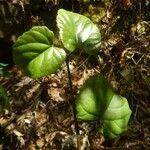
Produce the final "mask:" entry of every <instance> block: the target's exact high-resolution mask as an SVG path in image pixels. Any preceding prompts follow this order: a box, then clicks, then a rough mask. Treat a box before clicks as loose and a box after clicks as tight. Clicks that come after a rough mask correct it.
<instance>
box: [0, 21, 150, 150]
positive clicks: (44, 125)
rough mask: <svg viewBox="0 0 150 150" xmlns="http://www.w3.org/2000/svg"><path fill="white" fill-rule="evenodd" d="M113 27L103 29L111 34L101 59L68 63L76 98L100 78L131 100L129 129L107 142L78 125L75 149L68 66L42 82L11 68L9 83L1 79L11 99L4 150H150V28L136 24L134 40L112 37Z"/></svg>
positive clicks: (92, 127) (2, 128)
mask: <svg viewBox="0 0 150 150" xmlns="http://www.w3.org/2000/svg"><path fill="white" fill-rule="evenodd" d="M105 19H108V18H105ZM109 19H110V18H109ZM105 21H106V20H105ZM112 22H113V20H112ZM111 25H112V24H111ZM109 27H110V24H109V25H108V23H107V21H106V22H104V24H103V26H102V27H101V28H102V29H101V30H102V31H104V30H105V33H107V34H106V36H105V37H104V38H103V39H102V44H101V49H100V52H99V56H98V57H97V59H95V58H92V57H88V56H85V55H83V54H73V55H71V56H70V57H69V62H70V63H69V66H70V72H71V79H72V84H73V94H74V96H75V97H76V96H77V94H78V92H79V89H80V87H81V86H82V85H83V83H84V82H85V80H86V79H87V78H88V77H89V76H91V75H94V74H96V73H98V74H102V75H103V76H105V77H106V78H107V80H108V81H109V82H110V83H111V85H112V86H113V88H114V89H115V90H116V92H117V93H119V94H121V95H122V96H124V97H126V98H127V99H128V102H129V105H130V108H131V110H132V116H131V118H130V121H129V126H128V129H127V130H126V131H125V132H124V133H123V134H122V135H120V137H118V138H117V139H113V140H108V139H105V138H104V137H103V135H102V134H101V133H99V132H98V131H97V130H96V127H97V122H80V121H79V122H78V126H79V133H80V134H79V136H78V139H79V145H78V146H77V142H76V140H77V136H76V132H75V124H74V123H75V122H74V118H73V110H72V104H71V103H70V102H71V94H72V93H71V91H70V86H69V81H68V73H67V67H66V64H63V65H62V67H61V68H60V69H59V70H58V71H57V73H56V74H53V75H50V76H47V77H44V78H42V79H40V80H35V79H32V78H30V77H27V76H25V75H24V74H23V73H22V72H21V70H19V69H18V68H17V67H16V66H13V67H12V68H11V69H9V73H10V77H9V78H7V77H0V84H2V85H3V86H4V87H5V88H6V90H7V93H8V95H9V99H10V110H9V111H5V113H3V114H0V150H1V149H2V150H61V149H64V150H67V149H68V150H73V149H77V147H78V149H79V150H101V149H104V150H105V149H106V150H113V149H114V150H124V149H131V150H144V149H145V150H149V149H150V103H149V101H150V98H149V97H150V78H149V77H150V65H149V64H150V46H149V42H150V41H149V39H150V35H149V31H150V28H149V22H148V21H143V20H141V21H139V22H137V23H136V28H138V31H139V32H138V31H136V33H137V35H135V32H134V33H133V34H134V35H133V34H132V35H131V36H130V39H127V37H129V36H127V34H128V31H127V32H126V33H124V32H122V33H121V34H120V33H118V32H115V33H114V32H109ZM141 28H142V31H141V30H140V29H141ZM108 32H109V33H108ZM79 147H80V148H79Z"/></svg>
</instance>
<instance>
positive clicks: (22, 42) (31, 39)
mask: <svg viewBox="0 0 150 150" xmlns="http://www.w3.org/2000/svg"><path fill="white" fill-rule="evenodd" d="M53 38H54V34H53V32H52V31H50V30H49V29H48V28H47V27H45V26H36V27H33V28H32V29H30V30H29V31H27V32H25V33H24V34H23V35H22V36H20V37H19V38H18V39H17V41H16V42H15V44H14V45H13V57H14V62H15V63H16V65H18V66H20V67H21V68H22V69H23V70H24V71H25V72H26V73H27V74H28V75H30V76H31V77H33V78H38V77H42V76H46V75H48V74H51V73H55V72H56V70H57V69H58V68H59V67H60V66H61V64H62V63H63V62H64V60H65V57H66V53H65V51H64V50H63V49H60V48H56V47H53V45H52V44H53Z"/></svg>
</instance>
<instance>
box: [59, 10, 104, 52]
mask: <svg viewBox="0 0 150 150" xmlns="http://www.w3.org/2000/svg"><path fill="white" fill-rule="evenodd" d="M57 26H58V28H59V30H60V38H61V40H62V43H63V45H64V47H65V48H66V49H67V50H68V51H69V52H73V51H74V50H76V49H77V48H78V49H81V50H83V51H84V52H86V53H88V54H91V55H94V54H97V52H98V51H99V47H100V44H101V35H100V32H99V29H98V28H97V26H96V25H95V24H94V23H93V22H92V21H91V20H90V19H89V18H87V17H85V16H83V15H80V14H77V13H73V12H70V11H66V10H64V9H59V10H58V15H57Z"/></svg>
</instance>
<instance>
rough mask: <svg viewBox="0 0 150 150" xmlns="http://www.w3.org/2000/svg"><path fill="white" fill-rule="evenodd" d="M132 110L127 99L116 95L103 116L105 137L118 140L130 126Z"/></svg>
mask: <svg viewBox="0 0 150 150" xmlns="http://www.w3.org/2000/svg"><path fill="white" fill-rule="evenodd" d="M130 116H131V110H130V108H129V105H128V101H127V99H126V98H124V97H122V96H119V95H116V94H114V96H113V98H112V100H111V103H110V104H109V106H108V108H107V110H106V111H105V113H104V115H103V116H102V118H101V119H102V120H103V122H102V123H103V125H102V129H101V131H102V133H103V134H104V136H105V137H108V138H116V137H117V136H119V134H121V133H122V132H123V131H124V130H126V128H127V126H128V121H129V119H130Z"/></svg>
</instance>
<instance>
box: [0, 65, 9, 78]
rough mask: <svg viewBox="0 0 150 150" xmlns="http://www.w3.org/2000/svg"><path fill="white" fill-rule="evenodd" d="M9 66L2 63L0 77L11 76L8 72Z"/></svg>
mask: <svg viewBox="0 0 150 150" xmlns="http://www.w3.org/2000/svg"><path fill="white" fill-rule="evenodd" d="M7 66H8V64H4V63H0V77H1V76H3V77H8V76H9V72H8V70H7V68H6V67H7Z"/></svg>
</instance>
